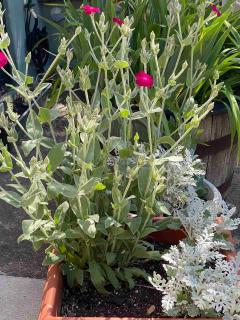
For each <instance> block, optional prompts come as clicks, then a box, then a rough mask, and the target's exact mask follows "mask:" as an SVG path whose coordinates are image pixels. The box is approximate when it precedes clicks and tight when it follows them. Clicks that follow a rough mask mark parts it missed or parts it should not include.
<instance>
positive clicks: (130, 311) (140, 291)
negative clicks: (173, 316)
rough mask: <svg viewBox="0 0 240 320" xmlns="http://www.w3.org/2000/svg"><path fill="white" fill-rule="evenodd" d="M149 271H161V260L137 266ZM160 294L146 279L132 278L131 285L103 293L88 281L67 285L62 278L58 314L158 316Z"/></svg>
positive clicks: (73, 315)
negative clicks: (133, 283)
mask: <svg viewBox="0 0 240 320" xmlns="http://www.w3.org/2000/svg"><path fill="white" fill-rule="evenodd" d="M141 267H142V268H144V269H145V270H146V271H147V272H148V274H149V275H152V274H153V271H156V272H157V273H158V274H161V275H164V274H165V271H164V269H163V266H162V262H159V261H157V262H156V261H155V262H152V261H151V262H148V263H146V264H144V265H142V266H141ZM161 300H162V295H161V292H160V291H157V290H156V289H155V288H154V287H153V286H152V285H151V284H150V283H149V282H148V281H147V280H144V279H140V278H139V279H136V285H135V287H134V289H132V290H130V289H129V288H128V287H127V286H125V287H122V288H121V289H120V290H114V291H113V292H112V294H110V295H107V296H104V295H102V294H100V293H98V292H97V291H96V289H95V288H94V287H93V286H92V285H91V284H89V286H87V288H84V289H83V288H81V287H78V288H72V289H70V288H69V287H68V286H67V284H66V282H65V287H64V291H63V299H62V310H61V316H66V317H99V316H102V317H128V318H129V317H134V318H140V317H146V316H150V317H151V318H156V317H159V316H162V306H161Z"/></svg>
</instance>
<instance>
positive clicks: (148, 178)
mask: <svg viewBox="0 0 240 320" xmlns="http://www.w3.org/2000/svg"><path fill="white" fill-rule="evenodd" d="M153 187H154V183H153V181H152V168H151V166H150V165H145V166H144V167H141V168H140V169H139V172H138V189H139V192H140V194H141V196H142V197H144V198H146V197H147V196H148V195H150V194H152V191H153Z"/></svg>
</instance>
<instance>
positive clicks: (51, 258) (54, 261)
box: [42, 252, 65, 266]
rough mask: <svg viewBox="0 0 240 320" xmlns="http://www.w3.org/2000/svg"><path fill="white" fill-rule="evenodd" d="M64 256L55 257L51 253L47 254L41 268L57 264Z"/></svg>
mask: <svg viewBox="0 0 240 320" xmlns="http://www.w3.org/2000/svg"><path fill="white" fill-rule="evenodd" d="M64 258H65V256H63V255H56V254H54V253H52V252H48V253H47V255H46V257H45V258H44V260H43V263H42V265H43V266H49V265H51V264H57V263H60V262H62V261H63V260H64Z"/></svg>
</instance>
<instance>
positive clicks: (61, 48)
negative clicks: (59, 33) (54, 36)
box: [58, 38, 67, 55]
mask: <svg viewBox="0 0 240 320" xmlns="http://www.w3.org/2000/svg"><path fill="white" fill-rule="evenodd" d="M66 50H67V40H66V39H65V38H62V39H61V43H60V46H59V47H58V53H59V54H61V55H65V53H66Z"/></svg>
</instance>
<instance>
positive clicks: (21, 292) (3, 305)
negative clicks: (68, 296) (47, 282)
mask: <svg viewBox="0 0 240 320" xmlns="http://www.w3.org/2000/svg"><path fill="white" fill-rule="evenodd" d="M43 286H44V281H43V280H39V279H30V278H21V277H19V278H18V277H10V276H0V287H1V290H0V312H1V314H0V320H37V318H38V313H39V307H40V301H41V297H42V292H43Z"/></svg>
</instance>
